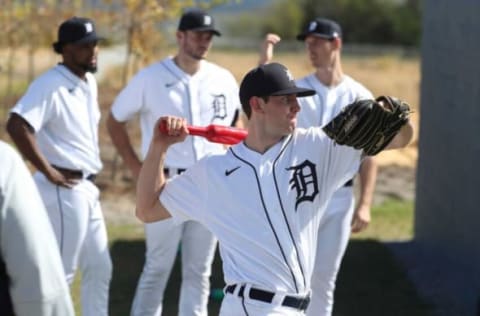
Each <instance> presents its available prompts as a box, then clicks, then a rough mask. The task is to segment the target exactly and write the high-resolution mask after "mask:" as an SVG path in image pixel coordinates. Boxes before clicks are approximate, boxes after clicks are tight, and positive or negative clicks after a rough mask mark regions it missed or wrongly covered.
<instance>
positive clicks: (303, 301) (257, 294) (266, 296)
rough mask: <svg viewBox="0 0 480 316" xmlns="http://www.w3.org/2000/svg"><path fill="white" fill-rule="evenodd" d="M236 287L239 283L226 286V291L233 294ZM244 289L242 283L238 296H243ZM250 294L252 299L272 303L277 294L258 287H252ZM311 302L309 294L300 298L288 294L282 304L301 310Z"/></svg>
mask: <svg viewBox="0 0 480 316" xmlns="http://www.w3.org/2000/svg"><path fill="white" fill-rule="evenodd" d="M236 287H237V284H232V285H229V286H227V287H226V288H225V292H226V293H230V294H233V293H235V288H236ZM244 291H245V285H242V286H241V287H240V289H239V290H238V296H240V297H243V292H244ZM248 296H249V297H250V298H251V299H252V300H257V301H262V302H265V303H271V302H272V301H273V297H274V296H275V293H273V292H269V291H264V290H260V289H256V288H253V287H252V288H250V291H249V293H248ZM309 304H310V297H308V296H307V297H305V298H299V297H294V296H289V295H286V296H285V298H284V299H283V301H282V306H288V307H292V308H296V309H298V310H301V311H304V310H306V309H307V307H308V305H309Z"/></svg>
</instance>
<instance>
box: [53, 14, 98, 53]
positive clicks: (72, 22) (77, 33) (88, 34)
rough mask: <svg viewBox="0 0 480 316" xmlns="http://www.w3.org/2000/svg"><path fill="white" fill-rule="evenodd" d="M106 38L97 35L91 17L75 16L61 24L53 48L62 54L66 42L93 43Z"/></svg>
mask: <svg viewBox="0 0 480 316" xmlns="http://www.w3.org/2000/svg"><path fill="white" fill-rule="evenodd" d="M104 39H105V38H103V37H99V36H98V35H97V32H96V30H95V24H94V23H93V21H92V20H91V19H88V18H81V17H76V16H74V17H72V18H70V19H68V20H66V21H64V22H63V23H62V24H60V27H59V28H58V40H57V42H55V43H53V49H54V50H55V52H57V53H59V54H61V52H62V47H63V45H65V44H69V43H73V44H83V43H91V42H96V41H100V40H104Z"/></svg>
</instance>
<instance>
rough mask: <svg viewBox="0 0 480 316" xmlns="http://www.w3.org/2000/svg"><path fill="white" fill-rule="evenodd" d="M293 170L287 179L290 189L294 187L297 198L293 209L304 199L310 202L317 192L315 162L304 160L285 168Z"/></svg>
mask: <svg viewBox="0 0 480 316" xmlns="http://www.w3.org/2000/svg"><path fill="white" fill-rule="evenodd" d="M287 170H293V172H292V177H291V178H290V180H289V184H290V189H295V191H296V193H297V198H296V202H295V211H296V210H297V208H298V205H299V204H300V203H302V202H305V201H310V202H312V201H313V200H314V199H315V197H316V196H317V194H318V181H317V173H316V172H315V164H313V163H312V162H310V161H309V160H305V161H304V162H302V163H301V164H299V165H297V166H292V167H290V168H287Z"/></svg>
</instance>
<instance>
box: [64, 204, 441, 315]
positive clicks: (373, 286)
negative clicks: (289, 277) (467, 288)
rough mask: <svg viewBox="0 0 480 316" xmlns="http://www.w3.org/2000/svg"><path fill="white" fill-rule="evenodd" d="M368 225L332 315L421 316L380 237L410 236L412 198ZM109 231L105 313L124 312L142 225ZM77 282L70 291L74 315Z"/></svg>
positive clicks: (173, 296)
mask: <svg viewBox="0 0 480 316" xmlns="http://www.w3.org/2000/svg"><path fill="white" fill-rule="evenodd" d="M372 218H373V220H372V223H371V224H370V226H369V228H368V229H367V231H366V232H363V233H361V234H356V235H353V236H352V239H351V241H350V244H349V246H348V249H347V252H346V254H345V258H344V260H343V263H342V267H341V270H340V273H339V276H338V282H337V290H336V292H335V310H334V316H344V315H356V316H362V315H365V316H367V315H368V316H386V315H388V316H395V315H399V316H404V315H408V316H426V315H430V314H431V310H432V309H431V307H430V306H429V305H427V304H426V303H425V302H423V301H422V300H421V299H420V298H419V297H418V294H417V293H416V291H415V288H414V287H413V285H412V284H411V282H410V281H409V280H408V278H407V277H406V275H405V273H404V271H402V269H401V268H400V266H399V265H398V263H397V262H396V260H395V258H394V257H393V256H392V254H391V253H390V251H389V250H388V247H387V246H386V245H385V244H384V242H385V241H392V240H396V241H399V240H400V241H407V240H409V239H411V237H412V223H413V202H402V201H397V200H389V201H387V202H385V203H383V204H381V205H378V206H376V207H374V209H373V210H372ZM108 233H109V238H110V244H111V248H110V249H111V255H112V260H113V263H114V271H113V279H112V283H111V293H110V315H115V316H122V315H125V316H127V315H129V311H130V305H131V301H132V298H133V294H134V291H135V287H136V283H137V280H138V277H139V275H140V272H141V269H142V266H143V260H144V258H143V256H144V251H145V246H144V241H143V228H142V226H141V225H121V226H116V225H109V226H108ZM180 280H181V275H180V262H179V258H177V261H176V263H175V266H174V269H173V271H172V275H171V277H170V282H169V285H168V287H167V289H166V291H165V300H164V313H163V315H166V316H171V315H176V314H177V298H178V293H179V283H180ZM79 281H80V279H79V278H77V280H76V281H75V283H74V286H73V289H72V293H73V298H74V301H75V308H76V311H77V314H78V315H80V313H79V310H80V307H79V294H78V293H79ZM222 286H223V274H222V272H221V262H220V259H219V257H218V254H217V256H216V258H215V262H214V266H213V276H212V288H221V287H222ZM220 303H221V302H220V301H219V300H218V299H210V302H209V315H218V311H219V306H220Z"/></svg>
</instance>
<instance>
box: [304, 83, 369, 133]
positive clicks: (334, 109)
mask: <svg viewBox="0 0 480 316" xmlns="http://www.w3.org/2000/svg"><path fill="white" fill-rule="evenodd" d="M297 85H298V86H299V87H303V88H308V89H313V90H315V91H316V92H317V94H316V95H313V96H311V97H306V98H299V99H298V102H299V104H300V107H301V110H300V112H299V113H298V119H297V126H298V127H305V128H308V127H310V126H324V125H326V124H327V123H329V122H330V121H331V120H332V119H333V118H334V117H335V116H336V115H337V114H338V113H340V111H341V110H342V109H343V108H344V107H345V106H347V105H349V104H350V103H352V102H354V101H355V100H363V99H373V95H372V93H371V92H370V91H368V90H367V88H365V87H364V86H363V85H361V84H360V83H359V82H357V81H355V80H354V79H352V78H351V77H349V76H347V75H344V76H343V79H342V81H341V82H340V83H339V84H338V85H336V86H335V87H327V86H325V85H323V84H322V83H321V82H320V81H319V80H318V79H317V78H316V76H315V74H310V75H308V76H306V77H303V78H301V79H299V80H297Z"/></svg>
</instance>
